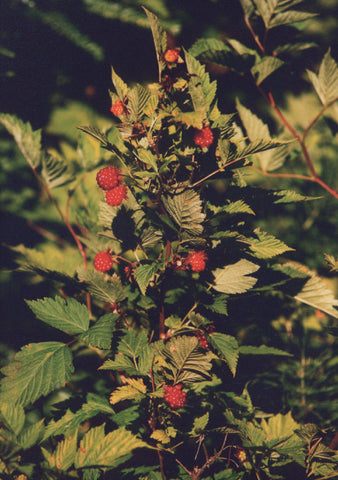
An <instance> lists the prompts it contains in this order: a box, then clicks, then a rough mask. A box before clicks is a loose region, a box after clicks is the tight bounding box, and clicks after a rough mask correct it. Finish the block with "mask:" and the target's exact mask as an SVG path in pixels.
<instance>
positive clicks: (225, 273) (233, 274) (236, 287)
mask: <svg viewBox="0 0 338 480" xmlns="http://www.w3.org/2000/svg"><path fill="white" fill-rule="evenodd" d="M258 269H259V265H256V264H255V263H252V262H249V261H248V260H245V259H242V260H239V261H238V262H236V263H234V264H232V265H227V266H226V267H223V268H216V270H214V271H213V272H212V274H213V275H214V277H215V280H214V284H213V288H214V290H216V291H217V292H221V293H229V294H230V293H244V292H246V291H247V290H249V289H250V288H252V287H253V286H254V285H255V283H256V282H257V278H254V277H251V276H250V274H251V273H254V272H256V271H257V270H258Z"/></svg>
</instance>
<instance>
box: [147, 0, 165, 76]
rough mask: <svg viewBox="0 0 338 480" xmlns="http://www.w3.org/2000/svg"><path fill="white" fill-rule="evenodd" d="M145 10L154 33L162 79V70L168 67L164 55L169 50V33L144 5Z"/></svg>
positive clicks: (159, 71)
mask: <svg viewBox="0 0 338 480" xmlns="http://www.w3.org/2000/svg"><path fill="white" fill-rule="evenodd" d="M143 10H144V11H145V12H146V14H147V17H148V20H149V23H150V28H151V31H152V34H153V39H154V45H155V51H156V58H157V63H158V73H159V80H161V75H162V71H163V70H164V69H165V67H166V64H165V61H164V59H163V55H164V54H165V52H166V50H167V34H166V32H165V31H164V29H163V27H162V25H161V24H160V22H159V20H158V18H157V16H156V15H154V14H153V13H152V12H150V11H149V10H147V9H146V8H144V7H143Z"/></svg>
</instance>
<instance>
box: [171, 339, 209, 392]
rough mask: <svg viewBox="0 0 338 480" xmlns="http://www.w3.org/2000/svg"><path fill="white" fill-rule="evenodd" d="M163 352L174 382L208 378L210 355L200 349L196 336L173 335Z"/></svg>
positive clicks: (196, 380)
mask: <svg viewBox="0 0 338 480" xmlns="http://www.w3.org/2000/svg"><path fill="white" fill-rule="evenodd" d="M163 353H164V356H165V357H166V358H167V362H168V367H169V368H170V369H171V370H172V373H173V375H174V379H175V382H186V383H189V382H198V381H201V380H205V379H209V378H210V374H209V370H210V369H211V355H210V354H209V353H205V352H202V351H201V350H200V348H199V342H198V339H197V337H190V336H188V335H182V336H178V337H174V338H172V339H171V340H170V341H169V342H168V343H167V344H166V346H165V349H164V350H163Z"/></svg>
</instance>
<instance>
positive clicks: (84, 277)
mask: <svg viewBox="0 0 338 480" xmlns="http://www.w3.org/2000/svg"><path fill="white" fill-rule="evenodd" d="M77 273H78V276H79V280H81V281H82V282H85V283H84V287H85V288H86V289H87V290H88V292H89V293H90V294H91V295H93V296H95V297H96V298H97V299H99V300H101V301H103V302H108V303H116V302H122V300H124V299H125V298H126V296H127V293H126V292H125V289H124V287H123V285H122V283H121V280H120V279H119V277H118V276H117V275H116V274H114V275H113V276H112V277H109V276H108V275H104V274H103V273H101V272H97V271H93V270H85V269H83V268H79V269H78V271H77Z"/></svg>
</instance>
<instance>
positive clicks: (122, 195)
mask: <svg viewBox="0 0 338 480" xmlns="http://www.w3.org/2000/svg"><path fill="white" fill-rule="evenodd" d="M127 193H128V190H127V187H126V186H125V185H123V183H121V184H120V185H117V187H115V188H112V189H111V190H107V192H106V202H107V203H108V205H111V206H112V207H116V206H117V205H121V203H122V202H123V200H124V199H127Z"/></svg>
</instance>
